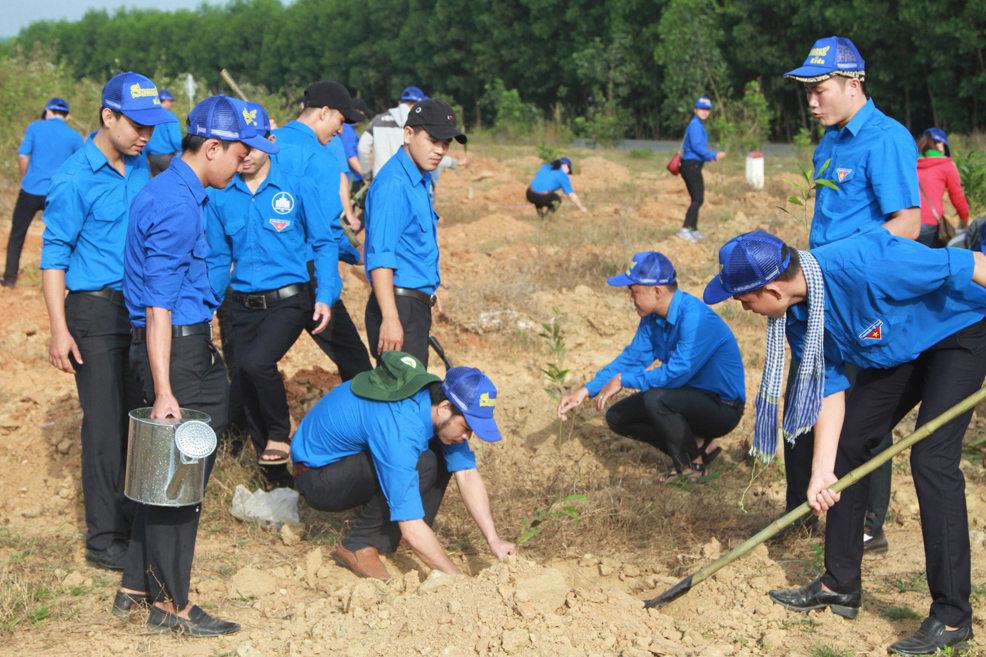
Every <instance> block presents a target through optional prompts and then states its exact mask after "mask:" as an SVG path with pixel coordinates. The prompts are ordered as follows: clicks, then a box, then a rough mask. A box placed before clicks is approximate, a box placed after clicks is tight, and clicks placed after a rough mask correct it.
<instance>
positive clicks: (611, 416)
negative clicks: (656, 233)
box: [558, 251, 746, 481]
mask: <svg viewBox="0 0 986 657" xmlns="http://www.w3.org/2000/svg"><path fill="white" fill-rule="evenodd" d="M609 284H610V285H614V286H624V285H626V286H628V287H629V288H630V300H631V301H632V302H633V307H634V308H635V309H636V311H637V314H638V315H639V316H640V318H641V319H640V325H639V327H638V328H637V333H636V335H634V336H633V341H632V342H631V343H630V345H629V346H628V347H627V348H626V349H624V350H623V353H622V354H620V355H619V356H618V357H617V358H616V360H614V361H613V362H612V363H610V364H609V365H607V366H606V367H604V368H603V369H601V370H599V372H598V373H597V374H596V376H595V377H593V379H592V381H590V382H589V383H587V384H585V385H584V386H583V387H581V388H579V389H578V390H576V391H574V392H570V393H568V394H567V395H565V396H563V397H562V398H561V402H560V403H559V404H558V417H560V418H561V419H562V420H564V419H567V418H566V415H565V414H566V413H567V412H568V411H569V410H571V409H573V408H575V407H576V406H578V405H579V404H581V403H582V402H584V401H585V400H586V399H588V398H589V397H596V410H597V411H599V412H602V410H603V409H604V408H605V407H606V402H607V401H608V400H609V399H610V398H611V397H612V396H613V395H615V394H616V393H618V392H619V391H620V390H621V389H622V388H636V389H637V390H640V391H641V392H638V393H636V394H633V395H630V396H629V397H627V398H626V399H622V400H620V401H618V402H617V403H616V404H614V405H613V407H612V408H611V409H609V412H608V413H606V422H607V423H608V424H609V427H610V429H612V430H613V431H614V432H615V433H618V434H620V435H621V436H629V437H630V438H634V439H636V440H639V441H641V442H645V443H648V444H650V445H653V446H654V447H657V448H658V449H660V450H661V451H662V452H664V453H665V454H667V455H668V456H670V457H671V460H672V465H671V467H670V468H668V474H667V477H665V478H664V479H662V480H661V481H669V480H671V479H673V478H674V477H677V476H679V475H683V474H685V473H689V471H690V472H691V474H689V476H694V475H695V474H698V475H701V474H704V473H705V466H706V465H708V464H709V463H711V462H712V460H713V459H714V458H715V457H716V456H718V455H719V452H721V451H722V448H721V447H719V446H718V445H717V444H716V440H715V439H716V438H719V437H721V436H725V435H726V434H727V433H729V432H730V431H732V430H733V429H734V428H736V425H737V424H739V421H740V418H741V417H742V416H743V406H744V404H745V402H746V390H745V387H744V379H743V359H742V358H741V357H740V351H739V345H737V344H736V338H735V337H734V336H733V332H732V331H731V330H730V329H729V327H728V326H727V325H726V323H725V322H724V321H722V319H721V318H720V317H719V316H718V315H716V314H715V313H714V312H712V311H711V310H710V309H709V308H708V307H707V306H706V305H705V304H703V303H702V302H701V301H699V300H698V299H696V298H695V297H693V296H692V295H690V294H688V293H687V292H685V291H683V290H679V289H678V284H677V282H676V279H675V270H674V266H673V265H672V264H671V261H670V260H668V259H667V258H666V257H664V255H663V254H661V253H658V252H656V251H646V252H644V253H638V254H636V255H635V256H634V257H633V262H631V263H630V267H629V269H627V271H626V273H625V274H621V275H620V276H614V277H612V278H610V279H609ZM655 360H660V361H661V366H660V367H656V368H654V369H652V370H648V369H647V368H648V367H650V366H651V365H652V364H653V363H654V361H655ZM699 439H701V440H702V442H701V443H700V444H699V443H698V440H699Z"/></svg>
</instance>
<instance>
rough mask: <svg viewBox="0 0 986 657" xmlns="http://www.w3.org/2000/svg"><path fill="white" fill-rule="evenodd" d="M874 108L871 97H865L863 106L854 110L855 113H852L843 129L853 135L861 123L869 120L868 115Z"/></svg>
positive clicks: (871, 113)
mask: <svg viewBox="0 0 986 657" xmlns="http://www.w3.org/2000/svg"><path fill="white" fill-rule="evenodd" d="M875 109H876V106H875V105H874V104H873V99H872V98H869V99H867V100H866V103H864V104H863V106H862V107H860V108H859V110H858V111H857V112H856V114H855V115H853V117H852V118H851V119H849V123H847V124H846V127H845V128H843V130H848V131H849V132H851V133H852V134H853V136H854V137H855V136H856V134H857V133H858V132H859V130H860V128H862V127H863V124H864V123H866V122H867V121H868V120H869V118H870V116H872V115H873V111H874V110H875ZM832 128H833V129H834V128H835V126H832ZM840 132H841V130H840Z"/></svg>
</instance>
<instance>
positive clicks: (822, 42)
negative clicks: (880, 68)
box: [784, 36, 866, 82]
mask: <svg viewBox="0 0 986 657" xmlns="http://www.w3.org/2000/svg"><path fill="white" fill-rule="evenodd" d="M833 75H841V76H844V77H847V78H859V79H860V80H863V79H865V77H866V62H864V61H863V57H862V55H860V54H859V50H857V49H856V46H854V45H853V42H852V41H850V40H849V39H847V38H845V37H838V36H830V37H825V38H824V39H819V40H818V41H816V42H815V45H814V46H812V47H811V50H810V51H809V52H808V58H807V59H805V63H804V64H802V66H801V68H796V69H794V70H793V71H788V72H787V73H785V74H784V77H785V78H791V79H794V80H797V81H798V82H821V81H822V80H827V79H828V78H830V77H832V76H833Z"/></svg>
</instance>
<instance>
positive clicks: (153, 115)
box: [102, 71, 175, 125]
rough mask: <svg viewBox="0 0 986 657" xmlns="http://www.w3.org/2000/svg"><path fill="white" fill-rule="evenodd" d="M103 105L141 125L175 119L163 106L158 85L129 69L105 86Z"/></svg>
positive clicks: (118, 74)
mask: <svg viewBox="0 0 986 657" xmlns="http://www.w3.org/2000/svg"><path fill="white" fill-rule="evenodd" d="M102 103H103V107H108V108H110V109H111V110H115V111H117V112H120V113H121V114H123V115H124V116H125V117H127V118H128V119H131V120H133V121H135V122H137V123H139V124H140V125H160V124H162V123H168V122H169V121H174V120H175V119H174V116H173V115H172V114H171V113H170V112H168V110H166V109H164V108H163V107H161V99H160V98H159V97H158V93H157V87H155V86H154V83H153V82H151V80H150V78H147V77H144V76H143V75H141V74H140V73H134V72H133V71H127V72H126V73H117V74H116V75H114V76H113V77H112V78H110V81H109V82H107V83H106V86H104V87H103V95H102Z"/></svg>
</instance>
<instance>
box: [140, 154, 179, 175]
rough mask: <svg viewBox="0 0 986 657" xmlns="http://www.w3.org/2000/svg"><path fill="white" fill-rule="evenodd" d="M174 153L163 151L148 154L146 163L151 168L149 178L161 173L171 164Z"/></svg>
mask: <svg viewBox="0 0 986 657" xmlns="http://www.w3.org/2000/svg"><path fill="white" fill-rule="evenodd" d="M174 156H175V155H174V153H165V154H163V155H148V156H147V164H148V166H150V168H151V178H153V177H154V176H156V175H157V174H159V173H161V172H162V171H164V170H165V169H167V168H168V167H170V166H171V159H172V158H173V157H174Z"/></svg>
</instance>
